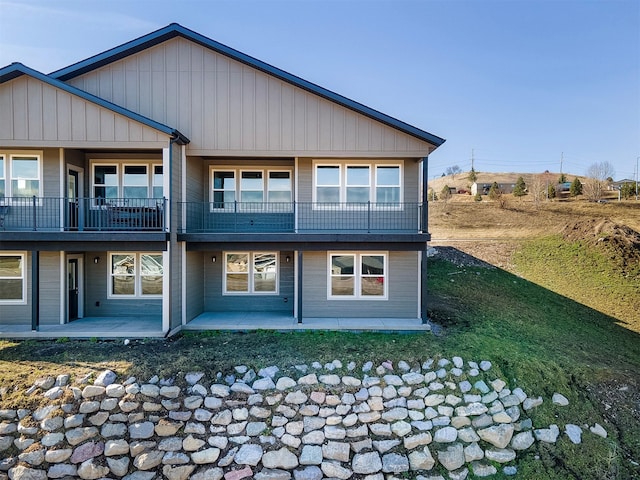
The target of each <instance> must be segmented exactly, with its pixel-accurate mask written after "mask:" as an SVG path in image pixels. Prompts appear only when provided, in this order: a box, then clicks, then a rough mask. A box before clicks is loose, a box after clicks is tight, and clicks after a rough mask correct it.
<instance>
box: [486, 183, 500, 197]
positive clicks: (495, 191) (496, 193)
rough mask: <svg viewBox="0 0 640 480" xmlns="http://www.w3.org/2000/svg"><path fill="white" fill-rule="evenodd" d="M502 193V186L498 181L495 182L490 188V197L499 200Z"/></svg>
mask: <svg viewBox="0 0 640 480" xmlns="http://www.w3.org/2000/svg"><path fill="white" fill-rule="evenodd" d="M501 195H502V192H501V191H500V187H499V186H498V183H497V182H493V184H492V185H491V188H490V189H489V198H490V199H491V200H497V199H499V198H500V196H501Z"/></svg>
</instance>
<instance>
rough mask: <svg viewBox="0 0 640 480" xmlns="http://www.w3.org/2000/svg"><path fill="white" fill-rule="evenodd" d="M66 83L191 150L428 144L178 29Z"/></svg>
mask: <svg viewBox="0 0 640 480" xmlns="http://www.w3.org/2000/svg"><path fill="white" fill-rule="evenodd" d="M69 83H70V84H72V85H74V86H76V87H78V88H80V89H82V90H85V91H87V92H90V93H92V94H94V95H97V96H99V97H101V98H104V99H106V100H109V101H111V102H113V103H116V104H118V105H121V106H123V107H125V108H127V109H129V110H132V111H134V112H137V113H139V114H141V115H144V116H147V117H149V118H152V119H154V120H156V121H158V122H161V123H163V124H166V125H171V126H172V127H174V128H177V129H178V130H180V131H181V132H182V133H184V134H185V135H186V136H187V137H188V138H189V139H190V140H191V143H190V144H189V146H188V151H189V154H190V155H211V154H220V153H227V154H233V155H251V154H261V155H268V154H273V155H292V154H294V152H300V153H301V152H306V153H307V154H309V155H327V156H333V155H335V156H344V155H354V154H359V155H363V156H410V157H425V156H427V155H428V154H429V152H430V151H431V150H433V148H434V147H433V146H432V145H430V144H428V143H426V142H424V141H422V140H419V139H417V138H415V137H413V136H411V135H407V134H405V133H402V132H400V131H398V130H396V129H394V128H391V127H388V126H386V125H384V124H382V123H380V122H378V121H375V120H372V119H370V118H368V117H366V116H364V115H362V114H359V113H356V112H354V111H352V110H350V109H347V108H345V107H342V106H340V105H338V104H336V103H334V102H331V101H329V100H326V99H324V98H321V97H319V96H318V95H316V94H313V93H310V92H308V91H306V90H303V89H301V88H299V87H296V86H293V85H291V84H289V83H287V82H284V81H282V80H279V79H277V78H275V77H273V76H271V75H268V74H266V73H263V72H261V71H259V70H256V69H254V68H253V67H250V66H247V65H244V64H242V63H240V62H238V61H235V60H232V59H230V58H229V57H227V56H225V55H222V54H219V53H216V52H214V51H213V50H211V49H209V48H206V47H203V46H202V45H199V44H197V43H194V42H191V41H189V40H186V39H184V38H179V37H177V38H172V39H170V40H167V41H165V42H163V43H161V44H159V45H155V46H153V47H150V48H148V49H146V50H143V51H141V52H139V53H136V54H132V55H129V56H128V57H126V58H123V59H121V60H117V61H115V62H112V63H110V64H108V65H105V66H103V67H101V68H98V69H96V70H93V71H91V72H88V73H86V74H84V75H81V76H79V77H76V78H73V79H71V80H69Z"/></svg>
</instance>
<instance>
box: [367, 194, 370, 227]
mask: <svg viewBox="0 0 640 480" xmlns="http://www.w3.org/2000/svg"><path fill="white" fill-rule="evenodd" d="M367 233H371V200H367Z"/></svg>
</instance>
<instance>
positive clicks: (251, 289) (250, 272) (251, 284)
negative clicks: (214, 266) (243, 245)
mask: <svg viewBox="0 0 640 480" xmlns="http://www.w3.org/2000/svg"><path fill="white" fill-rule="evenodd" d="M257 254H269V255H275V257H276V289H275V291H273V292H256V291H254V290H255V285H254V280H253V274H254V271H253V266H254V258H255V255H257ZM227 255H248V256H249V269H248V271H247V275H248V287H249V288H248V290H247V291H246V292H237V291H233V292H229V291H227V273H234V272H227ZM222 261H223V263H224V265H223V266H222V295H228V296H247V295H259V296H275V295H279V292H280V256H279V255H278V252H268V251H264V252H263V251H260V252H258V251H256V252H246V251H245V252H235V251H229V252H222Z"/></svg>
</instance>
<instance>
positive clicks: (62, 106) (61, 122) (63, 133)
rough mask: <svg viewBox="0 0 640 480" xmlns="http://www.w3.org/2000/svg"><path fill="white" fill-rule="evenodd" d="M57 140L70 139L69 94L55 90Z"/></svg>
mask: <svg viewBox="0 0 640 480" xmlns="http://www.w3.org/2000/svg"><path fill="white" fill-rule="evenodd" d="M56 96H57V107H58V114H57V128H58V140H71V95H69V94H68V93H66V92H63V91H61V90H56Z"/></svg>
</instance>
